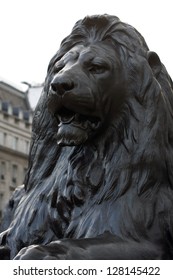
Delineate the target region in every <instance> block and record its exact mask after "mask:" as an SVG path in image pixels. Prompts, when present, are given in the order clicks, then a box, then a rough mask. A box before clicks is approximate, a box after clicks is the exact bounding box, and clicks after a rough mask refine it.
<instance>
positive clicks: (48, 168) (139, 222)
mask: <svg viewBox="0 0 173 280" xmlns="http://www.w3.org/2000/svg"><path fill="white" fill-rule="evenodd" d="M99 41H103V42H105V41H106V42H107V43H108V44H110V46H111V48H112V47H114V48H115V50H116V49H118V53H119V57H120V59H121V62H122V65H123V69H124V70H123V71H122V73H124V76H122V78H124V83H125V85H127V86H126V94H125V97H124V99H123V103H122V105H121V106H120V109H119V111H118V114H116V115H115V114H114V112H115V110H114V108H112V115H111V118H112V119H109V121H106V125H105V126H104V127H103V128H102V130H100V132H99V133H98V135H96V137H93V138H91V139H89V140H88V141H86V143H83V144H81V145H77V146H64V147H61V146H59V145H57V143H56V142H57V141H56V137H55V135H56V133H57V121H56V119H55V118H54V117H52V115H51V114H50V112H49V110H48V107H47V104H48V91H49V86H50V82H51V80H52V77H53V75H54V73H53V70H52V69H53V67H54V65H55V63H56V62H57V61H58V60H59V59H60V58H61V57H62V56H63V55H64V54H65V53H67V51H69V50H70V49H71V48H72V47H74V46H78V45H79V44H83V45H90V44H93V43H95V42H99ZM115 80H116V77H115ZM122 83H123V80H122ZM88 86H90V85H88ZM110 86H112V85H110ZM115 95H116V92H115ZM172 108H173V96H172V81H171V79H170V77H169V75H168V74H167V72H166V69H165V67H164V66H163V65H162V63H161V62H160V60H159V58H158V56H157V55H156V54H154V53H151V52H149V50H148V47H147V45H146V43H145V41H144V39H143V37H142V36H141V35H140V34H139V33H138V32H137V31H136V30H135V29H134V28H133V27H131V26H129V25H128V24H125V23H122V22H121V21H120V20H119V19H118V18H116V17H114V16H107V15H104V16H93V17H87V18H85V19H83V20H81V21H78V22H77V23H76V25H75V26H74V28H73V30H72V33H71V34H70V35H69V36H68V37H66V38H65V39H64V40H63V41H62V44H61V47H60V49H59V51H58V52H57V54H56V55H55V56H54V57H53V59H52V60H51V62H50V65H49V68H48V75H47V78H46V81H45V87H44V90H43V93H42V96H41V98H40V101H39V103H38V106H37V108H36V110H35V116H34V123H33V134H32V144H31V150H30V159H29V169H28V174H27V177H26V180H25V188H26V192H25V195H24V196H23V198H22V199H21V201H20V203H19V205H18V207H17V209H16V210H15V213H14V218H13V221H12V223H11V226H10V227H9V229H8V230H7V233H6V234H4V233H2V236H3V243H2V244H3V245H5V244H6V246H8V247H9V248H10V251H11V258H13V257H14V256H15V255H16V254H17V253H18V252H19V250H20V249H21V248H23V247H26V246H29V245H33V244H42V245H45V244H48V243H49V242H51V241H56V240H59V239H64V238H67V239H68V240H71V239H81V238H82V239H88V238H91V239H92V238H97V236H99V235H102V234H104V233H105V232H110V233H111V235H113V236H114V237H115V239H116V237H117V239H116V241H115V240H113V241H112V242H113V244H116V243H118V240H119V239H118V238H120V239H121V240H122V241H126V242H127V243H129V244H133V242H135V244H136V245H135V246H134V247H133V246H132V247H131V246H129V249H128V250H129V251H128V255H125V257H124V256H123V253H122V254H120V255H119V254H117V255H116V253H115V252H114V253H112V256H110V255H109V257H108V258H113V259H117V258H120V259H123V258H129V259H130V258H132V259H133V258H144V259H145V258H156V259H157V258H172V257H173V252H172V245H173V242H172V237H173V207H172V206H173V190H172V188H173V122H172V117H173V111H172ZM107 113H108V112H107ZM104 117H105V119H106V115H105V116H104ZM4 236H5V237H4ZM4 240H5V241H4ZM14 240H15V241H16V242H14ZM99 240H100V239H99ZM143 240H144V241H145V242H149V244H150V243H151V244H156V248H160V249H156V250H155V252H154V255H152V254H151V255H150V254H149V255H147V253H146V251H147V250H143V252H145V253H143V254H139V255H138V254H137V253H136V254H135V255H133V253H131V251H133V252H135V250H136V251H137V252H138V245H139V247H140V244H141V243H142V242H143ZM66 242H67V241H66ZM96 243H97V242H96ZM103 243H104V242H103ZM159 244H160V247H159ZM58 246H59V245H58ZM69 246H70V245H69ZM100 246H101V245H100ZM111 246H112V245H111ZM115 246H117V245H115ZM152 246H153V245H152ZM144 247H145V248H147V249H148V251H149V248H151V247H150V245H149V246H148V245H147V247H146V246H145V245H144ZM57 252H58V249H57ZM160 252H161V253H160ZM104 254H105V253H104V252H103V255H102V258H104ZM134 256H135V257H134ZM28 258H33V255H32V254H31V255H29V257H28ZM42 258H44V257H42ZM57 258H58V257H57ZM64 258H65V257H64ZM71 258H74V256H73V257H71ZM79 258H91V256H90V255H86V256H85V255H84V256H83V257H80V256H79ZM94 258H98V255H94ZM105 258H106V257H105Z"/></svg>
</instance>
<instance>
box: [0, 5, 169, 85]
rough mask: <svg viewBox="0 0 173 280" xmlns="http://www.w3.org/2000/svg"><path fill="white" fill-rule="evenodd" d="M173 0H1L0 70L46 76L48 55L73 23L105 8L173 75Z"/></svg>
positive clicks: (12, 75) (15, 75)
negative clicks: (140, 38) (141, 38)
mask: <svg viewBox="0 0 173 280" xmlns="http://www.w3.org/2000/svg"><path fill="white" fill-rule="evenodd" d="M171 2H172V0H164V1H163V0H142V1H140V0H0V31H1V32H0V40H1V43H0V76H2V77H4V78H6V79H8V80H11V81H14V82H20V81H27V82H38V83H41V82H43V81H44V78H45V75H46V70H47V65H48V62H49V60H50V58H51V57H52V56H53V55H54V53H55V52H56V51H57V49H58V48H59V44H60V42H61V40H62V39H63V38H64V37H65V36H66V35H68V34H69V33H70V31H71V29H72V27H73V25H74V23H75V22H76V21H77V20H79V19H81V18H83V17H84V16H86V15H91V14H102V13H108V14H113V15H116V16H118V17H119V18H120V19H121V20H122V21H125V22H127V23H129V24H131V25H132V26H134V27H135V28H136V29H137V30H138V31H139V32H140V33H141V34H142V35H143V36H144V38H145V39H146V42H147V44H148V45H149V48H150V49H151V50H153V51H156V52H157V53H158V54H159V56H160V59H161V60H162V62H163V63H164V64H165V66H166V68H167V70H168V72H169V73H170V75H171V76H172V77H173V39H172V37H173V16H172V13H173V9H172V3H171Z"/></svg>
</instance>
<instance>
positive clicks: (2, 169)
mask: <svg viewBox="0 0 173 280" xmlns="http://www.w3.org/2000/svg"><path fill="white" fill-rule="evenodd" d="M5 173H6V164H5V162H4V161H1V166H0V179H1V180H5Z"/></svg>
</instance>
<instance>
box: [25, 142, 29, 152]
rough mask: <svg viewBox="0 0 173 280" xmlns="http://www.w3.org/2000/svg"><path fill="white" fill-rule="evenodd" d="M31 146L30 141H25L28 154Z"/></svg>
mask: <svg viewBox="0 0 173 280" xmlns="http://www.w3.org/2000/svg"><path fill="white" fill-rule="evenodd" d="M29 145H30V143H29V141H27V140H26V141H25V152H26V154H28V153H29Z"/></svg>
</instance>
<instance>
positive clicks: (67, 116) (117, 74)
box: [48, 42, 127, 145]
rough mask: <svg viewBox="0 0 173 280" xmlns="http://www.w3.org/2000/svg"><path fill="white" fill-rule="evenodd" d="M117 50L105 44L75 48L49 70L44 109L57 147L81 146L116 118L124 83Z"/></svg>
mask: <svg viewBox="0 0 173 280" xmlns="http://www.w3.org/2000/svg"><path fill="white" fill-rule="evenodd" d="M125 72H126V71H125V69H123V64H122V62H121V59H120V54H119V52H118V50H117V51H116V52H115V50H114V48H113V46H111V45H110V44H109V43H108V42H99V43H96V42H93V43H91V44H86V45H83V44H78V45H76V46H74V47H72V48H71V49H70V50H69V51H67V52H66V53H65V55H63V56H62V57H61V58H60V59H57V60H55V62H54V63H53V65H52V66H51V74H50V75H51V79H50V81H49V90H48V108H49V111H50V113H51V114H52V116H53V117H55V118H56V120H57V141H58V145H81V144H84V143H85V142H86V141H90V140H91V138H93V137H94V136H97V134H98V133H99V131H101V130H103V129H104V127H105V126H106V124H107V123H110V122H112V121H113V118H114V117H115V116H116V115H117V114H118V112H119V111H120V108H121V104H122V103H123V99H124V96H125V92H126V90H125V86H126V83H127V81H126V80H125V79H126V75H125Z"/></svg>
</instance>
